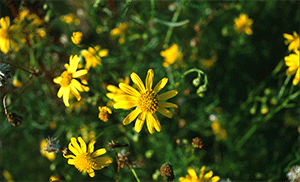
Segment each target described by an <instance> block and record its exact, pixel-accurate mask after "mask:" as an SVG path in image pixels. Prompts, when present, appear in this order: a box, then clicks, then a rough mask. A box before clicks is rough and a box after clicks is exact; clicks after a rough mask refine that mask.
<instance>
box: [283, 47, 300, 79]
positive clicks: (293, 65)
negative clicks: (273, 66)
mask: <svg viewBox="0 0 300 182" xmlns="http://www.w3.org/2000/svg"><path fill="white" fill-rule="evenodd" d="M295 53H296V54H290V55H288V56H285V57H284V60H285V64H286V65H287V66H288V67H289V68H288V69H287V70H286V75H293V74H295V78H294V80H293V84H294V85H297V84H298V83H299V80H300V63H299V62H300V61H299V60H300V59H299V50H297V49H296V50H295Z"/></svg>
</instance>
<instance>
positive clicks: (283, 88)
mask: <svg viewBox="0 0 300 182" xmlns="http://www.w3.org/2000/svg"><path fill="white" fill-rule="evenodd" d="M290 79H291V76H287V77H286V79H285V81H284V83H283V85H282V87H281V88H280V90H279V92H278V95H277V100H280V99H281V97H282V95H283V93H284V91H285V88H286V85H287V84H288V83H289V81H290Z"/></svg>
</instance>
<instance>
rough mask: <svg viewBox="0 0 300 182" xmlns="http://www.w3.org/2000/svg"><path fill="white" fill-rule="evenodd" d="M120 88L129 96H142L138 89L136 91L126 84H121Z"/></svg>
mask: <svg viewBox="0 0 300 182" xmlns="http://www.w3.org/2000/svg"><path fill="white" fill-rule="evenodd" d="M119 87H120V89H121V90H123V91H124V92H125V93H127V94H129V95H133V96H136V97H139V96H140V95H141V94H140V93H139V92H138V91H137V90H136V89H134V88H133V87H131V86H129V85H127V84H125V83H120V84H119Z"/></svg>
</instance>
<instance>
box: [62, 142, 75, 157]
mask: <svg viewBox="0 0 300 182" xmlns="http://www.w3.org/2000/svg"><path fill="white" fill-rule="evenodd" d="M69 145H70V144H69ZM63 156H64V158H67V159H69V158H72V159H74V158H76V157H75V156H74V155H65V154H63Z"/></svg>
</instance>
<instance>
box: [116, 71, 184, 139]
mask: <svg viewBox="0 0 300 182" xmlns="http://www.w3.org/2000/svg"><path fill="white" fill-rule="evenodd" d="M130 77H131V80H132V81H133V82H134V83H135V84H136V86H137V88H138V90H136V89H135V88H133V87H131V86H129V85H128V84H125V83H120V84H119V87H120V89H121V90H122V91H123V92H125V94H121V95H117V96H115V97H114V101H115V102H116V103H115V104H114V108H115V109H130V108H133V107H136V108H135V110H133V111H132V112H131V113H130V114H129V115H128V116H127V117H126V118H125V119H124V120H123V124H124V125H128V124H129V123H131V122H132V121H133V120H134V119H135V118H137V120H136V122H135V126H134V128H135V131H136V132H140V131H141V129H142V127H143V125H144V122H145V119H146V123H147V128H148V130H149V132H150V133H151V134H153V133H154V128H155V129H156V130H157V131H158V132H160V130H161V125H160V123H159V121H158V118H157V116H156V114H155V112H156V111H158V112H159V113H161V114H162V115H164V116H166V117H168V118H172V116H173V114H172V113H171V112H170V111H169V110H168V109H166V108H171V107H175V108H177V105H176V104H173V103H170V102H163V100H167V99H169V98H172V97H174V96H175V95H177V93H178V92H177V91H176V90H171V91H168V92H166V93H163V94H160V95H158V92H159V91H160V90H161V89H163V88H164V86H165V85H166V84H167V82H168V78H163V79H162V80H161V81H160V82H158V84H157V85H156V86H155V87H154V89H152V84H153V77H154V72H153V70H152V69H149V70H148V73H147V77H146V88H145V86H144V84H143V82H142V80H141V79H140V77H139V76H138V75H137V74H136V73H132V74H131V75H130Z"/></svg>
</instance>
